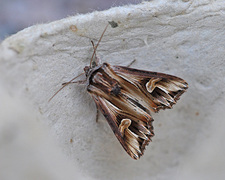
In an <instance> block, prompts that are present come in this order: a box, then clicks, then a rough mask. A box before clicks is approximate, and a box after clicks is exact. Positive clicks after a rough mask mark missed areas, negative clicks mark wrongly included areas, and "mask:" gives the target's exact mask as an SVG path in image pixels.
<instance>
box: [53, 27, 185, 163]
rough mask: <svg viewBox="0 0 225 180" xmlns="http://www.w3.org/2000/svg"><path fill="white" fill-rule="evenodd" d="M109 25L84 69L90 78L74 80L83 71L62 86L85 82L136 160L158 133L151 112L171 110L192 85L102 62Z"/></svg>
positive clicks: (174, 78)
mask: <svg viewBox="0 0 225 180" xmlns="http://www.w3.org/2000/svg"><path fill="white" fill-rule="evenodd" d="M107 26H108V25H107ZM107 26H106V28H107ZM106 28H105V30H104V31H103V33H102V35H101V37H100V39H99V41H98V43H97V45H96V46H94V44H93V47H94V52H93V55H92V58H91V61H90V65H89V66H86V67H85V68H84V71H85V75H86V80H85V81H75V82H74V80H75V79H76V78H77V77H79V76H81V75H82V74H84V73H82V74H80V75H79V76H77V77H75V78H73V79H72V80H71V81H69V82H67V83H63V86H62V88H64V87H65V86H67V85H68V84H70V83H77V82H78V83H83V82H85V83H86V85H87V91H88V93H89V94H90V95H91V96H92V98H93V99H94V101H95V103H96V106H97V109H98V110H100V111H101V112H102V114H103V115H104V116H105V118H106V120H107V121H108V123H109V125H110V127H111V128H112V130H113V132H114V134H115V135H116V137H117V139H118V140H119V142H120V143H121V145H122V146H123V148H124V149H125V151H126V152H127V153H128V154H129V155H130V156H131V157H132V158H133V159H139V158H140V156H142V155H143V153H144V150H145V146H147V145H148V144H149V142H150V141H152V140H151V138H152V137H153V136H154V131H153V125H152V122H153V118H152V116H151V112H158V111H159V110H160V109H171V108H172V106H173V105H174V104H176V102H177V100H178V99H179V98H180V96H181V95H182V94H183V93H184V92H185V91H186V89H187V88H188V84H187V82H186V81H185V80H183V79H181V78H179V77H175V76H172V75H168V74H163V73H158V72H151V71H144V70H138V69H133V68H129V67H124V66H115V65H110V64H108V63H103V64H100V63H99V62H98V58H96V49H97V47H98V45H99V43H100V41H101V39H102V37H103V34H104V33H105V31H106ZM94 57H95V58H94ZM93 59H94V60H93ZM62 88H60V89H59V90H58V91H57V92H56V93H55V94H54V95H53V96H52V98H53V97H54V96H55V95H56V94H57V93H58V92H59V91H60V90H61V89H62ZM52 98H51V99H52ZM51 99H50V100H51Z"/></svg>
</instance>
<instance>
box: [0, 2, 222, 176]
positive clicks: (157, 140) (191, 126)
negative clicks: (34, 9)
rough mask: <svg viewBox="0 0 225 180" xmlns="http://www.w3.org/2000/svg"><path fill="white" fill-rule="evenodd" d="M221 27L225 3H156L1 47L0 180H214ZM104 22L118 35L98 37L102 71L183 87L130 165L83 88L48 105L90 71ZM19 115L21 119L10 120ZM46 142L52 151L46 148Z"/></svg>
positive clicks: (218, 161)
mask: <svg viewBox="0 0 225 180" xmlns="http://www.w3.org/2000/svg"><path fill="white" fill-rule="evenodd" d="M224 19H225V4H224V1H210V0H199V1H191V0H190V1H187V0H183V1H181V0H180V1H176V0H174V1H159V0H158V1H156V0H155V1H150V2H143V3H142V4H139V5H135V6H125V7H118V8H112V9H110V10H107V11H103V12H93V13H90V14H86V15H77V16H75V17H69V18H66V19H63V20H60V21H56V22H52V23H49V24H42V25H36V26H32V27H30V28H27V29H25V30H23V31H21V32H19V33H17V34H15V35H13V36H11V37H9V38H7V39H6V40H4V41H3V42H2V43H1V45H0V52H1V53H0V87H1V93H0V94H1V97H0V99H1V101H0V107H1V108H0V117H1V120H0V137H1V139H0V157H1V162H0V167H1V166H2V167H1V170H2V169H3V167H5V172H8V173H4V174H3V175H2V174H0V179H3V178H1V176H3V177H4V178H5V179H12V178H11V176H10V175H9V174H10V172H12V171H14V170H15V169H16V171H15V177H17V178H18V177H21V178H20V179H30V178H28V177H29V174H30V172H33V173H37V175H39V174H40V177H42V172H43V174H44V172H45V173H46V178H47V179H52V178H54V179H56V178H55V177H58V178H59V179H60V177H59V176H58V174H60V175H61V177H68V176H69V177H70V178H74V176H78V172H79V177H80V176H83V177H84V178H83V179H137V178H138V179H168V177H170V178H169V179H222V178H223V177H224V176H225V172H224V167H225V156H224V152H225V142H224V136H225V131H224V126H225V121H224V116H225V111H224V108H225V103H224V100H225V98H224V92H225V85H224V84H225V63H224V58H225V31H224V29H225V21H224ZM112 20H113V21H115V22H118V25H119V26H118V27H117V28H111V27H109V28H108V29H107V31H106V33H105V35H104V37H103V40H102V42H101V44H100V46H99V48H98V51H97V53H98V56H100V57H101V59H102V61H103V62H104V61H107V62H109V63H111V64H118V65H127V64H129V63H130V62H131V61H132V60H133V59H136V62H135V63H134V64H133V65H132V67H135V68H140V69H145V70H151V71H158V72H164V73H168V74H173V75H176V76H179V77H181V78H184V79H185V80H186V81H187V82H188V83H189V89H188V91H187V92H186V93H185V94H184V95H183V96H182V97H181V100H179V102H178V103H177V105H175V106H174V108H173V109H172V110H166V111H161V112H160V113H159V114H153V118H154V119H155V122H154V127H155V134H156V135H155V137H154V138H153V142H152V143H151V144H150V145H149V146H148V147H147V149H146V151H145V155H144V156H143V157H142V158H141V159H140V160H138V161H135V160H132V159H131V158H130V157H129V156H128V155H127V154H126V152H125V151H124V150H123V148H122V147H121V145H120V144H119V142H118V141H117V139H116V137H115V136H114V135H113V132H112V131H111V129H110V127H109V125H108V124H107V122H106V121H105V119H104V118H103V117H102V116H101V119H100V120H99V122H98V123H96V122H95V113H96V109H95V104H94V102H93V101H92V99H91V98H90V96H89V95H88V94H87V93H86V91H85V86H79V85H70V86H69V87H67V88H65V89H64V90H62V91H61V92H60V93H59V94H58V95H57V96H56V97H55V98H54V99H53V100H52V101H51V102H50V103H48V99H49V98H50V97H51V96H52V95H53V94H54V92H56V90H58V88H60V86H61V83H62V82H65V81H68V80H70V79H71V78H73V77H75V76H76V75H78V74H79V73H81V72H82V71H83V67H84V66H85V65H88V64H89V61H90V57H91V55H92V51H93V49H92V45H91V43H90V40H94V41H97V40H98V38H99V37H100V35H101V33H102V31H103V29H104V27H105V26H106V24H107V22H108V21H112ZM28 106H29V108H27V107H28ZM17 107H18V109H17ZM20 109H21V112H22V117H23V118H21V116H19V115H18V116H17V110H18V111H19V112H20ZM31 109H32V110H31ZM32 111H34V112H35V113H32ZM36 114H37V115H36ZM12 115H13V116H12ZM8 117H12V118H11V121H10V122H11V123H9V121H8ZM29 124H30V125H29ZM43 124H44V126H45V128H46V127H47V128H46V129H47V130H42V128H43V127H42V126H43ZM46 131H47V132H46ZM4 133H5V135H4ZM43 133H46V139H45V137H43V135H42V134H43ZM48 133H49V134H50V136H51V138H50V139H51V140H53V141H54V140H55V141H56V143H57V145H55V144H54V143H46V142H49V141H50V140H49V139H48V138H49V135H48ZM8 135H9V136H8ZM20 137H22V138H20ZM28 137H30V138H28ZM8 142H10V143H8ZM23 146H24V147H25V148H24V149H23V148H22V147H23ZM2 147H4V148H5V149H4V148H2ZM38 148H40V149H38ZM45 150H46V151H47V153H46V154H45V153H43V152H45ZM50 151H51V152H52V154H53V155H52V156H51V153H50ZM59 151H60V152H61V154H60V155H59V156H60V157H59V158H58V156H57V155H56V154H57V153H58V152H59ZM22 152H23V153H25V154H28V156H27V157H28V158H29V160H30V161H28V162H27V161H26V162H27V163H26V164H25V166H22V165H21V166H20V164H23V162H22V161H23V159H24V158H21V157H23V156H25V155H24V154H23V156H21V153H22ZM26 152H27V153H26ZM4 157H5V158H4ZM6 157H11V159H9V158H6ZM62 157H64V158H65V159H63V160H61V158H62ZM13 158H15V159H13ZM41 158H42V159H41ZM52 159H54V160H52ZM61 161H62V163H57V162H61ZM14 162H17V163H15V164H14ZM46 162H48V163H49V164H47V165H46ZM29 163H30V164H31V166H29V167H30V168H28V169H25V168H24V167H27V164H28V165H29ZM43 164H45V165H44V166H43ZM6 165H7V166H6ZM67 166H68V168H66V167H67ZM37 167H38V168H37ZM46 167H49V168H46ZM53 167H57V168H56V169H57V171H52V168H53ZM68 169H69V170H68ZM71 169H74V172H72V171H71ZM6 170H8V171H6ZM16 173H17V174H20V175H21V176H16V175H17V174H16ZM63 175H66V176H63ZM22 177H23V178H22ZM14 179H16V178H14ZM18 179H19V178H18ZM64 179H65V178H64ZM66 179H69V178H66ZM80 179H81V177H80Z"/></svg>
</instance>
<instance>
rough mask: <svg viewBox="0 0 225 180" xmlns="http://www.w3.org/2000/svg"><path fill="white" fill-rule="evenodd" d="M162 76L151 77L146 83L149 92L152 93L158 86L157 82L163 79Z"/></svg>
mask: <svg viewBox="0 0 225 180" xmlns="http://www.w3.org/2000/svg"><path fill="white" fill-rule="evenodd" d="M161 80H162V78H151V79H150V80H149V81H148V82H147V83H146V89H147V91H148V92H150V93H152V91H153V90H154V89H155V87H156V83H157V82H159V81H161Z"/></svg>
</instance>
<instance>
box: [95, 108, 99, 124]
mask: <svg viewBox="0 0 225 180" xmlns="http://www.w3.org/2000/svg"><path fill="white" fill-rule="evenodd" d="M96 109H97V111H96V118H95V121H96V123H97V122H98V117H99V109H98V106H97V105H96Z"/></svg>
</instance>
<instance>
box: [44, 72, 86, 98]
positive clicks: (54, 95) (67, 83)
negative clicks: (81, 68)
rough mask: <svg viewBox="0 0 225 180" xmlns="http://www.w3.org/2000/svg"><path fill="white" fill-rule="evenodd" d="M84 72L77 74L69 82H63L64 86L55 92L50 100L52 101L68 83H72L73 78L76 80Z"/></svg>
mask: <svg viewBox="0 0 225 180" xmlns="http://www.w3.org/2000/svg"><path fill="white" fill-rule="evenodd" d="M83 74H84V73H81V74H79V75H78V76H76V77H75V78H73V79H71V80H70V81H69V82H67V83H65V84H63V86H62V87H61V88H60V89H59V90H58V91H56V92H55V94H53V96H52V97H51V98H50V99H49V100H48V102H50V101H51V100H52V99H53V98H54V97H55V96H56V95H57V94H58V93H59V92H60V91H61V90H62V89H63V88H64V87H66V86H67V85H68V84H70V83H72V81H73V80H75V79H76V78H78V77H80V76H81V75H83Z"/></svg>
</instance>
